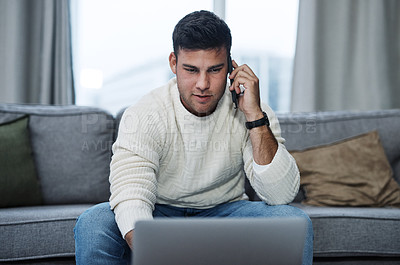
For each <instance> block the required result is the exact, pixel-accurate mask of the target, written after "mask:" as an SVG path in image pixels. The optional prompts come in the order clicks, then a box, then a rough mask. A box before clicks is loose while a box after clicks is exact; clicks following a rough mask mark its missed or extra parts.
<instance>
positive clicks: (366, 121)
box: [278, 109, 400, 183]
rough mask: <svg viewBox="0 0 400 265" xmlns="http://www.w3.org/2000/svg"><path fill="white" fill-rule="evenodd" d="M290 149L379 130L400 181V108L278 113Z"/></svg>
mask: <svg viewBox="0 0 400 265" xmlns="http://www.w3.org/2000/svg"><path fill="white" fill-rule="evenodd" d="M278 119H279V122H280V125H281V129H282V136H283V137H284V138H285V139H286V143H285V145H286V148H287V149H288V150H303V149H306V148H310V147H315V146H319V145H324V144H330V143H333V142H337V141H340V140H343V139H346V138H349V137H353V136H356V135H359V134H362V133H367V132H369V131H374V130H377V131H378V132H379V136H380V139H381V142H382V146H383V149H384V150H385V153H386V156H387V158H388V160H389V163H390V165H391V166H392V169H393V173H394V175H393V176H394V178H395V180H396V181H397V182H398V183H400V137H398V132H399V130H400V109H395V110H379V111H363V112H357V111H332V112H315V113H285V114H282V113H281V114H278Z"/></svg>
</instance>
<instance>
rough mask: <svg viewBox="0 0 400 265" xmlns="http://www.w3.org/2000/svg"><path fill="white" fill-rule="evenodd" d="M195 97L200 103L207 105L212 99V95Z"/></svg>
mask: <svg viewBox="0 0 400 265" xmlns="http://www.w3.org/2000/svg"><path fill="white" fill-rule="evenodd" d="M194 97H195V98H196V99H197V101H199V102H200V103H206V102H208V101H209V100H210V99H211V95H196V94H195V95H194Z"/></svg>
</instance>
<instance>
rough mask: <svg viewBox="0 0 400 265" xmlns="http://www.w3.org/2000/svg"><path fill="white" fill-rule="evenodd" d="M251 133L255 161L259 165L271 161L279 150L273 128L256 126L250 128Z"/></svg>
mask: <svg viewBox="0 0 400 265" xmlns="http://www.w3.org/2000/svg"><path fill="white" fill-rule="evenodd" d="M249 135H250V140H251V145H252V147H253V160H254V162H256V163H257V164H258V165H268V164H269V163H271V162H272V159H273V158H274V156H275V154H276V151H277V150H278V142H277V140H276V139H275V136H274V135H273V133H272V131H271V129H270V128H269V127H267V126H260V127H256V128H253V129H251V130H250V132H249Z"/></svg>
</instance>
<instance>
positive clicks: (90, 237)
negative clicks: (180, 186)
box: [74, 201, 313, 265]
mask: <svg viewBox="0 0 400 265" xmlns="http://www.w3.org/2000/svg"><path fill="white" fill-rule="evenodd" d="M153 216H154V217H155V218H157V217H301V218H305V219H306V220H307V235H306V241H305V245H304V252H303V264H312V256H313V228H312V223H311V220H310V218H309V217H308V215H307V214H305V213H304V212H303V211H302V210H300V209H299V208H296V207H293V206H289V205H278V206H269V205H267V204H265V203H264V202H251V201H236V202H231V203H225V204H221V205H218V206H216V207H214V208H210V209H192V208H178V207H173V206H168V205H160V204H156V206H155V210H154V212H153ZM74 233H75V255H76V264H77V265H91V264H107V265H112V264H130V262H131V261H130V260H131V250H130V248H129V246H128V244H127V243H126V241H125V240H124V239H123V237H122V235H121V233H120V231H119V229H118V226H117V224H116V222H115V216H114V212H113V211H112V210H111V209H110V204H109V203H108V202H106V203H101V204H97V205H95V206H93V207H91V208H89V209H88V210H86V211H85V212H84V213H82V215H81V216H79V218H78V220H77V223H76V226H75V228H74Z"/></svg>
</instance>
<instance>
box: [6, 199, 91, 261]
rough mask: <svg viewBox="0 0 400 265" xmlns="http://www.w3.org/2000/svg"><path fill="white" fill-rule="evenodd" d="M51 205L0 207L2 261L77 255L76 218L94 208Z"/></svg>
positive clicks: (89, 205)
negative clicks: (75, 238)
mask: <svg viewBox="0 0 400 265" xmlns="http://www.w3.org/2000/svg"><path fill="white" fill-rule="evenodd" d="M91 206H92V205H91V204H82V205H50V206H32V207H20V208H3V209H0V235H1V238H2V239H4V240H2V242H3V243H4V244H2V245H1V248H0V262H4V261H15V260H32V259H40V258H52V257H74V255H75V244H74V242H75V241H74V232H73V229H74V227H75V221H76V218H77V217H78V216H79V215H80V214H81V213H82V212H84V211H85V210H86V209H88V208H89V207H91Z"/></svg>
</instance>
